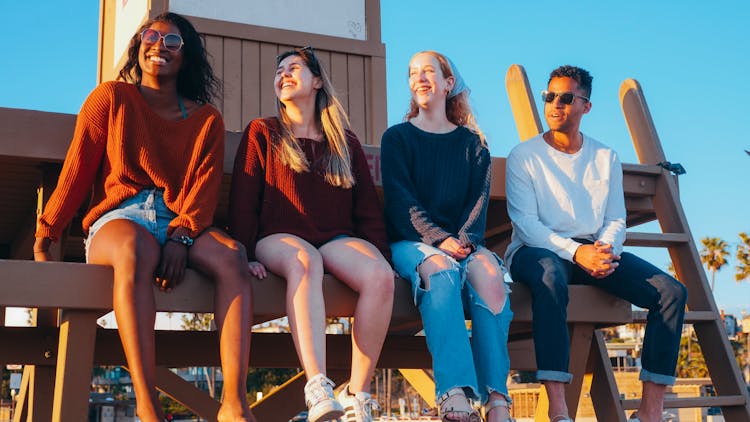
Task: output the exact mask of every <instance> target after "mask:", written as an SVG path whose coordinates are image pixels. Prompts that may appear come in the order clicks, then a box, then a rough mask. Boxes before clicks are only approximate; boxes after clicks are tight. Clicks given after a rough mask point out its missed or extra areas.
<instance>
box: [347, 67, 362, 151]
mask: <svg viewBox="0 0 750 422" xmlns="http://www.w3.org/2000/svg"><path fill="white" fill-rule="evenodd" d="M346 61H347V65H346V66H347V72H346V74H347V75H348V79H347V92H348V93H349V120H350V123H351V129H352V130H353V131H354V133H355V134H356V135H357V136H358V137H364V136H366V135H367V113H366V110H365V109H366V104H365V102H366V96H365V60H364V57H362V56H355V55H351V54H350V55H348V56H347V57H346ZM360 142H361V143H365V141H364V140H363V139H362V140H360Z"/></svg>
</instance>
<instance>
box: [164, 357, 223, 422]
mask: <svg viewBox="0 0 750 422" xmlns="http://www.w3.org/2000/svg"><path fill="white" fill-rule="evenodd" d="M156 388H157V389H158V390H159V391H161V392H163V393H164V394H166V395H168V396H169V397H171V398H172V399H174V400H176V401H178V402H180V403H182V404H183V405H185V407H187V408H188V409H190V410H191V411H192V412H193V413H195V414H197V415H198V416H200V417H201V418H203V419H206V420H208V421H212V422H214V421H216V415H217V414H218V413H219V407H221V403H219V402H218V401H216V400H214V399H212V398H211V396H209V395H208V394H207V393H206V392H204V391H203V390H200V389H199V388H197V387H196V386H194V385H193V384H191V383H189V382H187V381H185V380H184V379H182V378H180V376H179V375H177V374H175V373H174V372H172V371H170V370H169V369H167V368H165V367H163V366H157V367H156Z"/></svg>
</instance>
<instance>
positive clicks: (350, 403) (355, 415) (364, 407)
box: [338, 384, 378, 422]
mask: <svg viewBox="0 0 750 422" xmlns="http://www.w3.org/2000/svg"><path fill="white" fill-rule="evenodd" d="M338 399H339V403H341V405H342V406H344V417H343V418H342V419H341V421H342V422H372V409H373V408H376V409H377V406H378V404H377V402H375V400H373V399H372V396H371V395H370V393H365V392H364V391H360V392H358V393H355V394H354V395H352V394H350V393H349V384H347V385H346V386H344V389H342V390H341V392H340V393H339V397H338Z"/></svg>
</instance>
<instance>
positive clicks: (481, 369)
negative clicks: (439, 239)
mask: <svg viewBox="0 0 750 422" xmlns="http://www.w3.org/2000/svg"><path fill="white" fill-rule="evenodd" d="M479 251H487V252H488V253H490V254H491V255H493V256H494V257H495V258H496V259H497V262H498V265H499V266H500V267H501V269H503V271H504V268H503V265H502V260H500V258H498V257H497V255H495V254H494V253H492V252H490V251H489V250H487V249H486V248H484V247H480V248H479V249H477V252H474V253H473V254H471V255H469V256H468V257H467V258H466V259H464V260H462V261H456V260H455V259H453V258H452V257H450V256H449V255H448V254H446V253H445V252H443V251H441V250H440V249H437V248H434V247H432V246H429V245H427V244H424V243H421V242H414V241H407V240H402V241H399V242H395V243H392V244H391V252H392V253H393V265H394V268H395V270H396V271H397V272H398V273H399V274H400V275H401V277H403V278H405V279H406V280H409V281H410V282H411V285H412V291H413V292H414V303H415V304H416V305H417V307H418V308H419V312H420V314H421V315H422V322H423V324H424V331H425V336H426V337H427V339H426V340H427V348H428V349H429V350H430V354H431V355H432V369H433V371H434V375H435V394H436V397H440V396H441V395H443V394H445V393H446V392H447V391H448V390H450V389H452V388H456V387H461V388H463V389H464V391H465V392H466V395H467V397H470V398H473V399H475V400H476V399H480V400H481V402H482V403H486V402H487V399H488V398H489V394H490V393H491V392H498V393H500V394H502V395H503V396H505V398H506V399H507V400H508V401H510V396H509V395H508V386H507V385H506V381H507V378H508V372H509V371H510V358H509V356H508V327H509V326H510V321H511V320H512V319H513V312H512V311H511V310H510V297H509V296H508V294H510V289H509V287H508V285H507V284H506V283H505V282H502V283H501V284H502V285H501V286H498V288H504V289H505V292H506V300H505V303H504V305H503V309H502V310H501V311H500V312H499V313H498V314H494V313H493V312H492V310H491V309H490V308H489V307H488V306H487V305H486V304H485V302H484V301H483V300H482V298H481V297H480V296H479V294H478V293H477V292H476V291H475V290H474V288H473V287H472V286H471V283H469V282H468V280H467V277H466V276H467V268H468V264H469V263H470V262H471V261H472V259H474V258H475V257H476V255H477V253H478V252H479ZM433 255H442V256H445V257H446V258H447V259H448V261H449V262H451V263H452V268H450V269H447V270H443V271H439V272H436V273H434V274H432V275H431V276H430V280H429V290H425V288H424V286H425V285H426V283H423V282H422V280H421V279H420V275H419V265H420V264H422V262H423V261H424V260H425V259H427V258H429V257H431V256H433ZM467 313H468V315H469V316H470V318H471V326H472V330H471V335H470V333H469V331H468V330H467V329H466V323H465V319H466V317H465V315H466V314H467ZM470 337H471V338H470Z"/></svg>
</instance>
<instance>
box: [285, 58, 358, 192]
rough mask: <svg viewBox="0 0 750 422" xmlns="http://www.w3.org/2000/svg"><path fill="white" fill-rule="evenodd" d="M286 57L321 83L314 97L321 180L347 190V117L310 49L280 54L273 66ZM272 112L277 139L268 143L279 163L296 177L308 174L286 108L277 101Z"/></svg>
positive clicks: (349, 169) (350, 182) (349, 184)
mask: <svg viewBox="0 0 750 422" xmlns="http://www.w3.org/2000/svg"><path fill="white" fill-rule="evenodd" d="M289 56H299V57H300V58H301V59H302V60H303V61H304V62H305V65H306V66H307V68H308V69H310V72H311V73H312V74H313V76H315V77H318V78H320V80H321V82H322V87H321V88H320V89H318V92H317V93H316V94H315V124H316V125H317V126H318V129H320V130H321V132H323V136H324V137H325V139H326V142H327V145H328V152H327V157H326V159H325V161H326V162H325V179H326V182H328V183H330V184H331V185H333V186H339V187H342V188H346V189H349V188H351V187H352V186H354V183H355V180H354V175H353V173H352V161H351V156H350V154H349V145H348V144H347V142H346V130H347V129H349V117H347V115H346V111H344V107H343V106H342V105H341V103H340V102H339V100H338V98H336V93H335V91H334V89H333V84H332V83H331V80H330V78H328V74H327V73H326V71H325V69H323V66H321V64H320V62H319V61H318V58H317V57H316V56H315V52H314V51H313V49H312V47H305V48H297V49H294V50H290V51H287V52H285V53H282V54H280V55H279V56H278V57H277V58H276V65H277V66H278V65H279V63H281V61H282V60H284V59H285V58H287V57H289ZM276 111H277V113H278V115H279V120H280V121H281V136H280V137H279V139H274V140H272V141H271V143H272V145H273V147H274V148H275V149H276V152H277V153H278V154H279V157H280V159H281V162H282V163H284V164H286V165H288V166H289V167H290V168H291V169H292V170H294V171H295V172H298V173H300V172H305V171H310V163H308V161H307V158H306V157H305V154H304V152H302V149H301V148H300V146H299V143H297V140H296V138H295V137H294V133H293V132H292V124H291V122H290V120H289V117H288V116H287V114H286V107H285V106H284V104H283V103H282V102H281V101H280V100H279V99H278V98H277V99H276Z"/></svg>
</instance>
